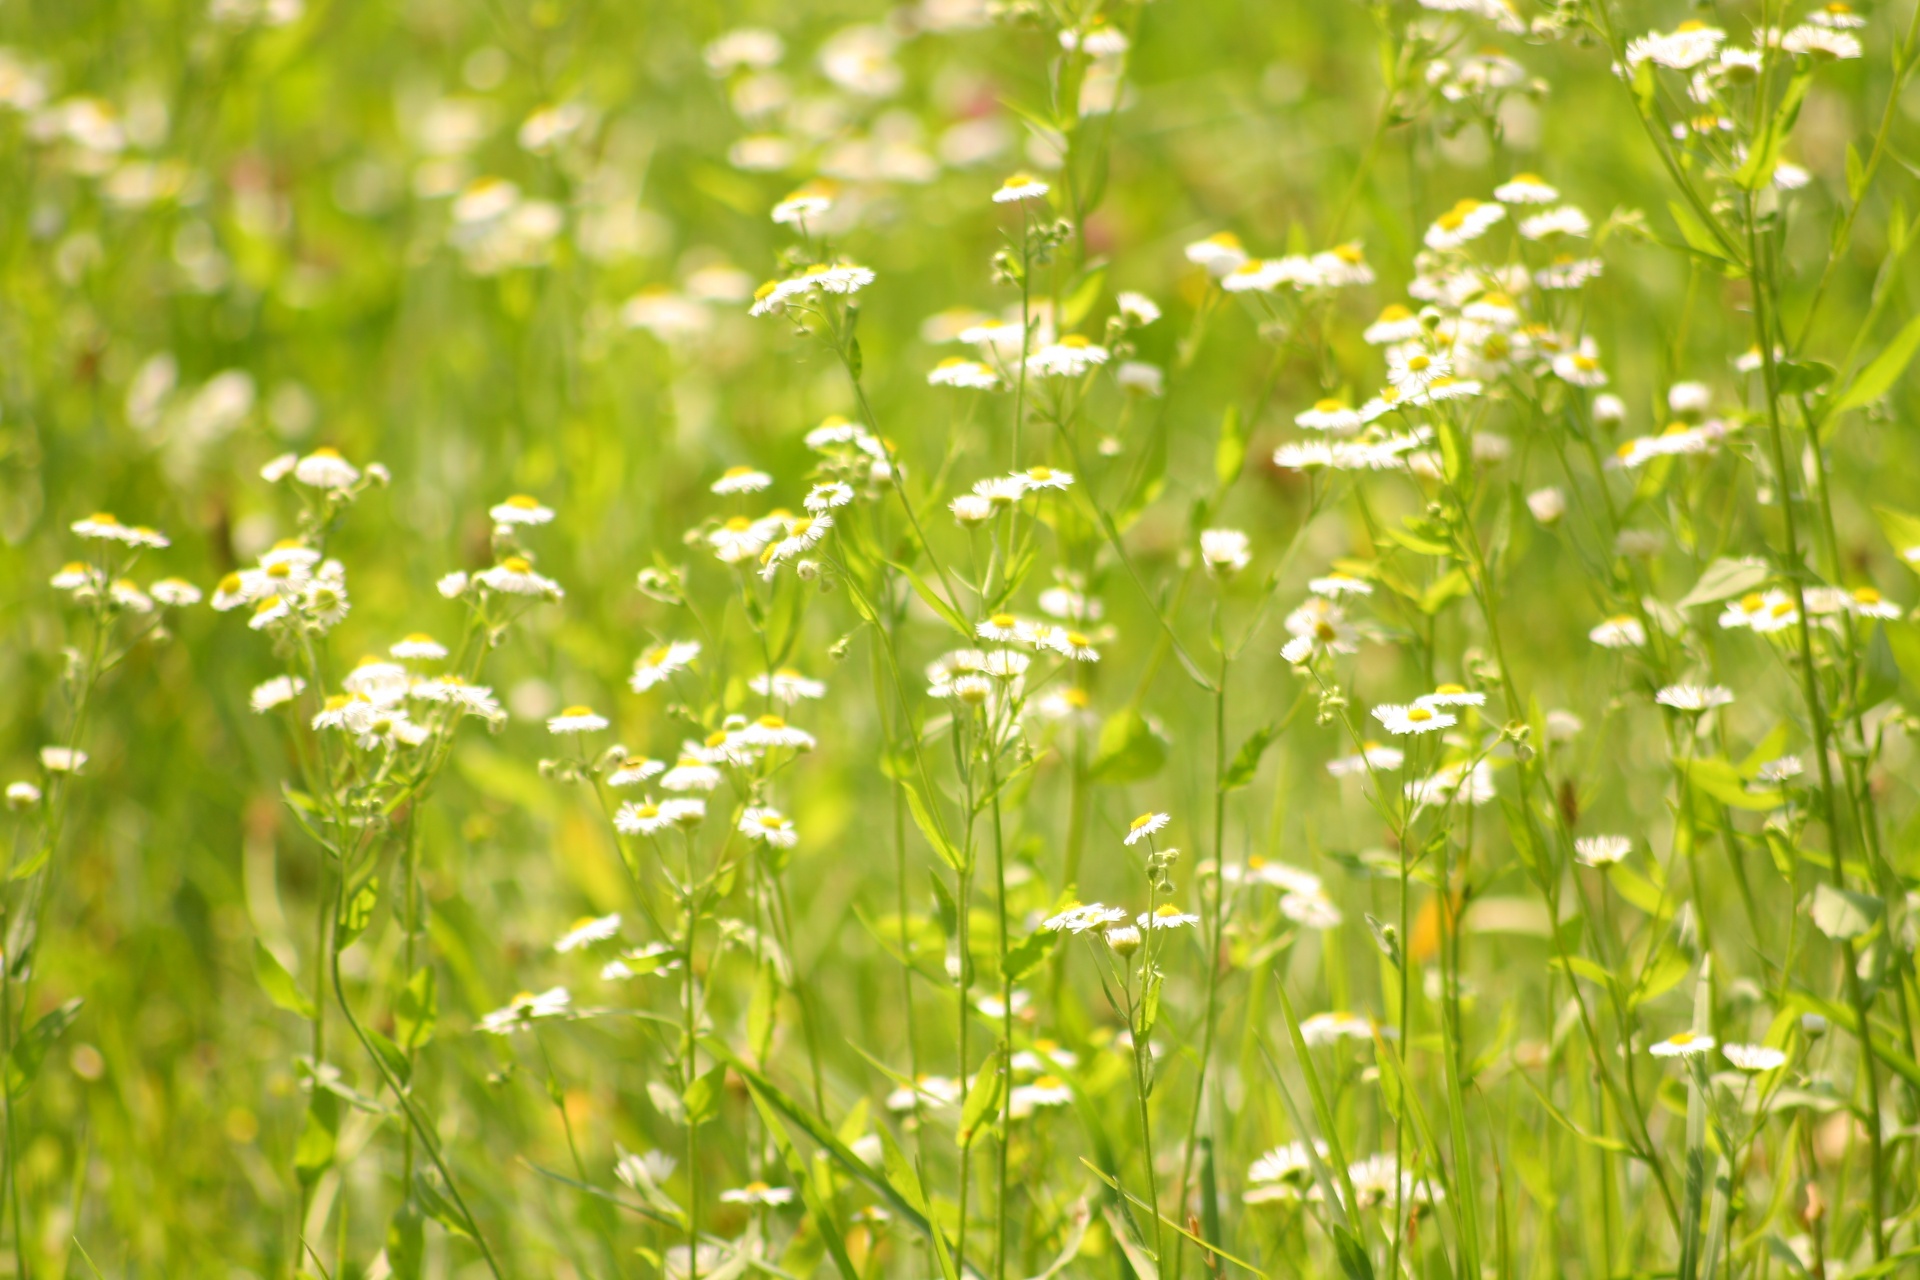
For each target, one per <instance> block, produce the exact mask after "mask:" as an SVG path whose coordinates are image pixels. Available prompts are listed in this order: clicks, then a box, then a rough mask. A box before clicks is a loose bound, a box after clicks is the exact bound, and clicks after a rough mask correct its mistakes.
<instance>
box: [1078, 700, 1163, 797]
mask: <svg viewBox="0 0 1920 1280" xmlns="http://www.w3.org/2000/svg"><path fill="white" fill-rule="evenodd" d="M1166 763H1167V741H1166V739H1165V738H1163V737H1161V736H1160V735H1159V734H1158V733H1156V732H1154V729H1153V726H1152V725H1150V724H1148V723H1147V718H1146V717H1145V716H1143V715H1141V714H1140V712H1139V711H1138V710H1136V709H1135V708H1133V707H1126V708H1123V709H1122V710H1119V711H1116V712H1114V713H1113V714H1112V715H1110V716H1108V717H1107V721H1106V723H1105V724H1103V725H1101V726H1100V745H1099V746H1098V748H1097V749H1096V750H1095V751H1094V755H1093V766H1092V769H1091V776H1092V777H1093V780H1094V781H1095V782H1113V783H1120V782H1142V781H1145V780H1146V779H1148V778H1151V777H1152V776H1153V775H1154V774H1156V773H1158V772H1160V769H1161V767H1162V766H1163V765H1165V764H1166Z"/></svg>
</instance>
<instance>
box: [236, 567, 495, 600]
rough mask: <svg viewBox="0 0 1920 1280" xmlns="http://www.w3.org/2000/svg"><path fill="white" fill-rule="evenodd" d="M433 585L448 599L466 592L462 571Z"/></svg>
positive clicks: (464, 576)
mask: <svg viewBox="0 0 1920 1280" xmlns="http://www.w3.org/2000/svg"><path fill="white" fill-rule="evenodd" d="M433 587H434V590H436V591H438V592H439V593H440V594H441V596H442V597H443V598H445V599H448V600H454V599H457V598H459V597H460V596H463V595H465V594H466V591H467V575H466V574H464V573H449V574H447V575H445V576H444V577H442V578H441V579H440V580H439V581H438V582H436V583H434V584H433ZM213 607H214V608H216V609H218V608H219V607H220V600H219V597H218V596H216V597H214V604H213Z"/></svg>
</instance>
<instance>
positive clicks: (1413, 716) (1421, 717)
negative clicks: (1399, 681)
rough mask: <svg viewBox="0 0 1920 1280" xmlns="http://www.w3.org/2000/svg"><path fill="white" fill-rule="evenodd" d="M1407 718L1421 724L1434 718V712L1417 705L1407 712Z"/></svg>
mask: <svg viewBox="0 0 1920 1280" xmlns="http://www.w3.org/2000/svg"><path fill="white" fill-rule="evenodd" d="M1407 719H1409V720H1411V721H1413V722H1414V723H1415V724H1420V723H1423V722H1425V721H1428V720H1431V719H1433V712H1431V711H1429V710H1427V709H1426V708H1425V707H1415V708H1413V709H1412V710H1411V711H1409V712H1407Z"/></svg>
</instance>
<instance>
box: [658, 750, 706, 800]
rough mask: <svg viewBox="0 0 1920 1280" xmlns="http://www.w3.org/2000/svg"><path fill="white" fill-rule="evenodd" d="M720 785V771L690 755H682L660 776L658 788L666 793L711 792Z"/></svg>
mask: <svg viewBox="0 0 1920 1280" xmlns="http://www.w3.org/2000/svg"><path fill="white" fill-rule="evenodd" d="M720 783H721V776H720V770H718V769H716V768H714V767H713V765H712V764H710V763H709V762H707V761H706V760H703V759H701V758H700V757H699V756H696V755H691V754H689V755H682V756H681V757H680V758H679V759H678V760H676V761H674V764H673V768H671V769H669V770H667V771H666V772H665V773H663V774H661V775H660V786H661V788H662V789H663V790H667V791H703V792H704V791H712V790H713V789H714V788H715V787H717V786H719V785H720Z"/></svg>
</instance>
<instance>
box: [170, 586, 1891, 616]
mask: <svg viewBox="0 0 1920 1280" xmlns="http://www.w3.org/2000/svg"><path fill="white" fill-rule="evenodd" d="M153 585H154V595H155V596H158V595H159V594H160V591H159V587H160V584H159V583H157V582H156V583H154V584H153ZM1847 607H1848V609H1850V610H1851V611H1852V612H1854V613H1856V614H1858V615H1859V616H1860V617H1863V618H1897V617H1899V616H1900V606H1899V605H1897V604H1895V603H1893V601H1891V600H1885V599H1882V598H1881V595H1880V593H1879V592H1878V591H1877V590H1875V589H1874V588H1872V587H1855V588H1854V589H1853V590H1852V591H1851V592H1850V593H1848V596H1847Z"/></svg>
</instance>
